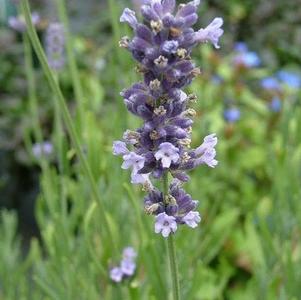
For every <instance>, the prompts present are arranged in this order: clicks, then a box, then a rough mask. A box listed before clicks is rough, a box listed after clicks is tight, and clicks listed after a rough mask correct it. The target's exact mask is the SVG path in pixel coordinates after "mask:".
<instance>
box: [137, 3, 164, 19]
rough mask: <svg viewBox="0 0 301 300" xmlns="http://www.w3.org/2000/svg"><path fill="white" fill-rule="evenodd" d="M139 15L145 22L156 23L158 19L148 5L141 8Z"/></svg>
mask: <svg viewBox="0 0 301 300" xmlns="http://www.w3.org/2000/svg"><path fill="white" fill-rule="evenodd" d="M141 14H142V16H143V17H144V18H145V19H146V20H147V21H149V22H150V21H158V20H159V19H160V18H159V16H158V14H157V13H156V12H155V11H154V10H153V9H152V8H151V7H150V6H148V5H143V6H142V7H141Z"/></svg>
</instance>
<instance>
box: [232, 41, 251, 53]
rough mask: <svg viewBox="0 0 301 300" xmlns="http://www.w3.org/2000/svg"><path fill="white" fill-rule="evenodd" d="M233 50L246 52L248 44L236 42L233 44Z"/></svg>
mask: <svg viewBox="0 0 301 300" xmlns="http://www.w3.org/2000/svg"><path fill="white" fill-rule="evenodd" d="M234 50H235V51H237V52H248V50H249V49H248V46H247V44H246V43H244V42H237V43H235V45H234Z"/></svg>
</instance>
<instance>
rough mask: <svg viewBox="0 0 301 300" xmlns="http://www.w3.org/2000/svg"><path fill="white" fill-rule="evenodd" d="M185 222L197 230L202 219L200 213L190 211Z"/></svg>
mask: <svg viewBox="0 0 301 300" xmlns="http://www.w3.org/2000/svg"><path fill="white" fill-rule="evenodd" d="M183 222H184V223H185V224H187V225H188V226H189V227H191V228H196V227H197V226H198V224H199V223H200V222H201V217H200V214H199V212H198V211H190V212H189V213H188V214H187V215H186V216H185V217H183Z"/></svg>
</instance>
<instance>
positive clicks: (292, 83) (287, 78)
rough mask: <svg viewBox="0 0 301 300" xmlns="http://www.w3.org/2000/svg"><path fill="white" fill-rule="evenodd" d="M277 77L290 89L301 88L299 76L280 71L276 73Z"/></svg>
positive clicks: (300, 77)
mask: <svg viewBox="0 0 301 300" xmlns="http://www.w3.org/2000/svg"><path fill="white" fill-rule="evenodd" d="M277 77H278V78H279V80H280V81H282V82H283V83H285V84H286V85H288V86H289V87H291V88H294V89H298V88H299V87H300V86H301V76H300V74H297V73H294V72H289V71H284V70H282V71H279V72H278V73H277Z"/></svg>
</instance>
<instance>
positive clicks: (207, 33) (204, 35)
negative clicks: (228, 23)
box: [195, 18, 224, 49]
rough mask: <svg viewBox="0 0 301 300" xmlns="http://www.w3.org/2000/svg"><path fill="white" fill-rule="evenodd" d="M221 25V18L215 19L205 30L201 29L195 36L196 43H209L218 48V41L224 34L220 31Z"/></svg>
mask: <svg viewBox="0 0 301 300" xmlns="http://www.w3.org/2000/svg"><path fill="white" fill-rule="evenodd" d="M223 23H224V21H223V19H222V18H215V19H214V20H213V21H212V22H211V23H210V24H209V25H208V26H207V27H206V28H205V29H203V28H201V29H200V30H199V31H198V32H197V33H196V34H195V39H196V41H197V42H199V43H204V42H211V43H212V44H213V45H214V47H215V48H217V49H218V48H220V46H219V45H218V40H219V38H220V37H221V36H222V35H223V33H224V30H223V29H221V27H222V25H223Z"/></svg>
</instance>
